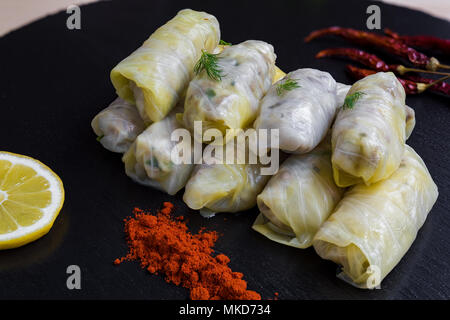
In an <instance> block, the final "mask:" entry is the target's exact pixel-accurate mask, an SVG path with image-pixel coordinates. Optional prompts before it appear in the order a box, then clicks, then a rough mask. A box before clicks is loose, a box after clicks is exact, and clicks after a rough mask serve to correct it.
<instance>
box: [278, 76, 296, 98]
mask: <svg viewBox="0 0 450 320" xmlns="http://www.w3.org/2000/svg"><path fill="white" fill-rule="evenodd" d="M300 87H301V86H300V85H299V84H298V83H297V80H296V79H290V78H287V79H286V80H284V81H283V80H281V81H280V82H279V83H278V85H277V94H278V95H279V96H281V94H282V93H283V91H291V90H294V89H296V88H300Z"/></svg>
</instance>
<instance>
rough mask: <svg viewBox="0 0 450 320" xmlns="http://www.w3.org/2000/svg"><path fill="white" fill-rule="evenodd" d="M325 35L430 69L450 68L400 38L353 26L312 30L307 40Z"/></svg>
mask: <svg viewBox="0 0 450 320" xmlns="http://www.w3.org/2000/svg"><path fill="white" fill-rule="evenodd" d="M325 35H336V36H340V37H342V38H344V39H347V40H350V41H353V42H356V43H358V44H361V45H366V46H374V47H378V48H380V49H383V50H385V51H387V52H389V53H391V54H394V55H397V56H400V57H402V58H405V59H408V61H410V62H411V63H412V64H414V65H415V66H418V67H424V68H426V69H428V70H433V71H434V70H436V69H438V68H450V66H446V65H442V64H440V63H439V61H438V60H437V59H436V58H434V57H432V58H430V57H428V56H427V55H425V54H423V53H421V52H419V51H417V50H415V49H413V48H411V47H408V46H407V45H406V44H405V43H403V42H402V41H400V40H397V39H394V38H391V37H388V36H384V35H379V34H375V33H370V32H365V31H360V30H355V29H351V28H341V27H330V28H325V29H320V30H316V31H313V32H311V33H310V34H309V35H308V36H307V37H306V38H305V42H309V41H311V40H313V39H316V38H319V37H322V36H325Z"/></svg>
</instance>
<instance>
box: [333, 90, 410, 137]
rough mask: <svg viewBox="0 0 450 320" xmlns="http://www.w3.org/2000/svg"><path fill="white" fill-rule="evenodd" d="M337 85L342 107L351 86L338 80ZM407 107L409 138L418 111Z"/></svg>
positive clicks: (339, 102) (339, 101)
mask: <svg viewBox="0 0 450 320" xmlns="http://www.w3.org/2000/svg"><path fill="white" fill-rule="evenodd" d="M336 84H337V87H336V89H337V90H336V91H337V96H338V106H339V107H342V105H343V104H344V101H345V97H346V96H347V93H348V91H349V90H350V88H351V86H349V85H347V84H343V83H339V82H336ZM405 108H406V110H405V111H406V132H405V133H406V139H408V138H409V137H410V136H411V133H412V132H413V130H414V127H415V126H416V113H415V112H414V109H413V108H411V107H409V106H407V105H405Z"/></svg>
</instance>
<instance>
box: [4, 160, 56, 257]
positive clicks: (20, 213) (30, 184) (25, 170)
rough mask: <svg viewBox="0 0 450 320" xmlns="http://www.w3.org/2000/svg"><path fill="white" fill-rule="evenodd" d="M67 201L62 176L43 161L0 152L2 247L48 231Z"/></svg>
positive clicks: (7, 246) (27, 239)
mask: <svg viewBox="0 0 450 320" xmlns="http://www.w3.org/2000/svg"><path fill="white" fill-rule="evenodd" d="M63 201H64V188H63V185H62V182H61V180H60V179H59V177H58V176H57V175H56V174H55V173H54V172H53V171H52V170H51V169H50V168H48V167H47V166H45V165H44V164H42V163H41V162H39V161H37V160H35V159H32V158H29V157H26V156H22V155H17V154H12V153H9V152H0V249H8V248H15V247H18V246H21V245H24V244H26V243H28V242H31V241H34V240H36V239H37V238H39V237H41V236H43V235H44V234H46V233H47V232H48V231H49V230H50V228H51V226H52V225H53V222H54V220H55V219H56V217H57V215H58V213H59V211H60V209H61V207H62V203H63Z"/></svg>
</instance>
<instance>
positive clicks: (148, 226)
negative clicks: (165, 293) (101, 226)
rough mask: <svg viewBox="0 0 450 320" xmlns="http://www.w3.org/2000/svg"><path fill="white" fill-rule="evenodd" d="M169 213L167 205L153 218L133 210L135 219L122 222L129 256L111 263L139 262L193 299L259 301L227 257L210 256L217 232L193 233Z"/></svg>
mask: <svg viewBox="0 0 450 320" xmlns="http://www.w3.org/2000/svg"><path fill="white" fill-rule="evenodd" d="M172 210H173V204H172V203H170V202H164V208H163V209H161V210H160V211H159V212H158V213H157V214H156V215H152V214H150V213H149V212H145V211H143V210H141V209H139V208H135V209H134V210H133V214H134V217H129V218H128V219H125V220H124V222H125V234H126V238H127V243H128V254H127V255H126V256H125V257H122V258H120V259H116V260H115V261H114V264H116V265H118V264H120V263H121V262H122V261H124V260H138V261H139V262H140V264H141V267H142V268H145V269H147V270H148V271H149V272H150V273H153V274H158V273H162V274H164V275H165V279H166V281H167V282H172V283H174V284H176V285H181V286H183V287H185V288H188V289H189V290H190V297H191V299H192V300H260V299H261V296H260V295H259V294H258V293H257V292H255V291H252V290H247V282H246V281H245V280H243V279H242V278H243V276H244V275H243V274H242V273H240V272H233V271H232V270H231V269H230V267H229V266H228V263H229V262H230V258H228V257H227V256H226V255H224V254H218V255H217V256H213V253H214V250H213V249H212V248H213V247H214V244H215V242H216V241H217V239H218V237H219V236H218V234H217V232H215V231H205V230H204V229H201V230H200V231H199V232H198V233H197V234H192V233H190V232H189V230H188V227H187V225H186V222H185V221H184V218H183V217H178V218H174V217H172V215H171V213H172Z"/></svg>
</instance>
